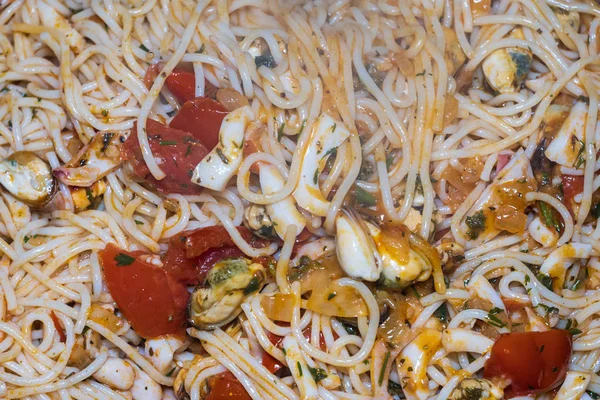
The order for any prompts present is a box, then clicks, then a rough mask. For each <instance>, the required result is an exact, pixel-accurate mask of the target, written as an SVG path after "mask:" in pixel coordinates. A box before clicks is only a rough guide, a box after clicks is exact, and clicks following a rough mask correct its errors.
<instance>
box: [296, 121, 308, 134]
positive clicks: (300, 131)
mask: <svg viewBox="0 0 600 400" xmlns="http://www.w3.org/2000/svg"><path fill="white" fill-rule="evenodd" d="M304 128H306V120H303V121H302V125H300V130H299V131H298V133H297V135H301V134H302V132H303V131H304Z"/></svg>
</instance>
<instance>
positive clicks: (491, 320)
mask: <svg viewBox="0 0 600 400" xmlns="http://www.w3.org/2000/svg"><path fill="white" fill-rule="evenodd" d="M501 312H504V310H503V309H501V308H498V307H494V308H492V309H491V310H490V312H488V315H487V316H486V317H485V319H486V322H487V323H488V324H490V325H492V326H495V327H496V328H504V327H505V326H506V323H504V322H502V320H501V319H500V318H498V317H497V315H498V314H500V313H501Z"/></svg>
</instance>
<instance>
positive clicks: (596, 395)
mask: <svg viewBox="0 0 600 400" xmlns="http://www.w3.org/2000/svg"><path fill="white" fill-rule="evenodd" d="M585 393H587V395H588V396H590V397H591V398H592V399H594V400H598V399H600V394H598V393H594V392H592V391H589V390H586V391H585Z"/></svg>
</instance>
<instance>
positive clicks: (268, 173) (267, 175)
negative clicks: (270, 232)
mask: <svg viewBox="0 0 600 400" xmlns="http://www.w3.org/2000/svg"><path fill="white" fill-rule="evenodd" d="M259 178H260V188H261V190H262V192H263V193H265V194H270V193H277V192H278V191H280V190H281V189H283V187H284V186H285V180H284V179H283V177H282V176H281V174H280V173H279V171H278V170H277V168H275V167H274V166H272V165H269V164H260V169H259ZM266 209H267V214H268V215H269V217H270V219H271V221H272V222H273V227H274V228H275V232H277V235H278V236H279V237H280V238H281V239H283V238H284V236H285V232H286V231H287V228H288V226H290V225H294V226H295V227H296V233H300V232H302V230H303V229H304V227H305V226H306V218H304V216H302V214H300V211H298V208H297V207H296V203H295V202H294V198H293V197H292V196H291V195H290V196H288V197H286V198H285V199H282V200H280V201H278V202H275V203H271V204H267V205H266Z"/></svg>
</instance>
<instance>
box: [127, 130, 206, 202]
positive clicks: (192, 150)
mask: <svg viewBox="0 0 600 400" xmlns="http://www.w3.org/2000/svg"><path fill="white" fill-rule="evenodd" d="M146 131H147V135H148V141H149V143H150V148H151V150H152V154H153V155H154V157H155V158H158V159H160V163H159V166H160V168H161V169H162V170H163V172H164V173H165V174H166V175H167V177H166V178H165V179H162V180H160V181H159V180H157V179H155V178H154V177H153V176H152V174H151V173H150V170H149V169H148V167H147V165H146V162H145V161H144V158H143V156H142V151H141V149H140V145H139V142H138V138H137V122H136V123H134V124H133V129H132V131H131V134H130V135H129V137H128V138H127V140H126V141H125V143H124V145H123V149H122V150H121V158H123V159H124V160H129V162H130V163H131V164H132V166H133V171H134V173H135V174H136V175H137V176H138V177H140V178H143V179H145V180H146V182H148V183H149V184H150V185H152V186H153V187H154V188H156V189H157V190H158V191H160V192H163V193H180V194H198V193H200V192H201V190H202V188H201V187H200V186H198V185H195V184H193V183H192V182H191V181H190V178H191V176H192V173H193V170H194V168H195V167H196V165H197V164H198V163H199V162H200V161H202V159H203V158H204V156H205V155H206V154H208V150H207V149H206V147H205V146H204V144H203V143H202V142H201V141H200V140H199V139H198V138H196V137H194V136H192V135H190V134H189V133H187V132H184V131H180V130H178V129H174V128H170V127H168V126H165V125H163V124H161V123H160V122H157V121H154V120H151V119H149V120H148V121H147V122H146Z"/></svg>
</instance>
